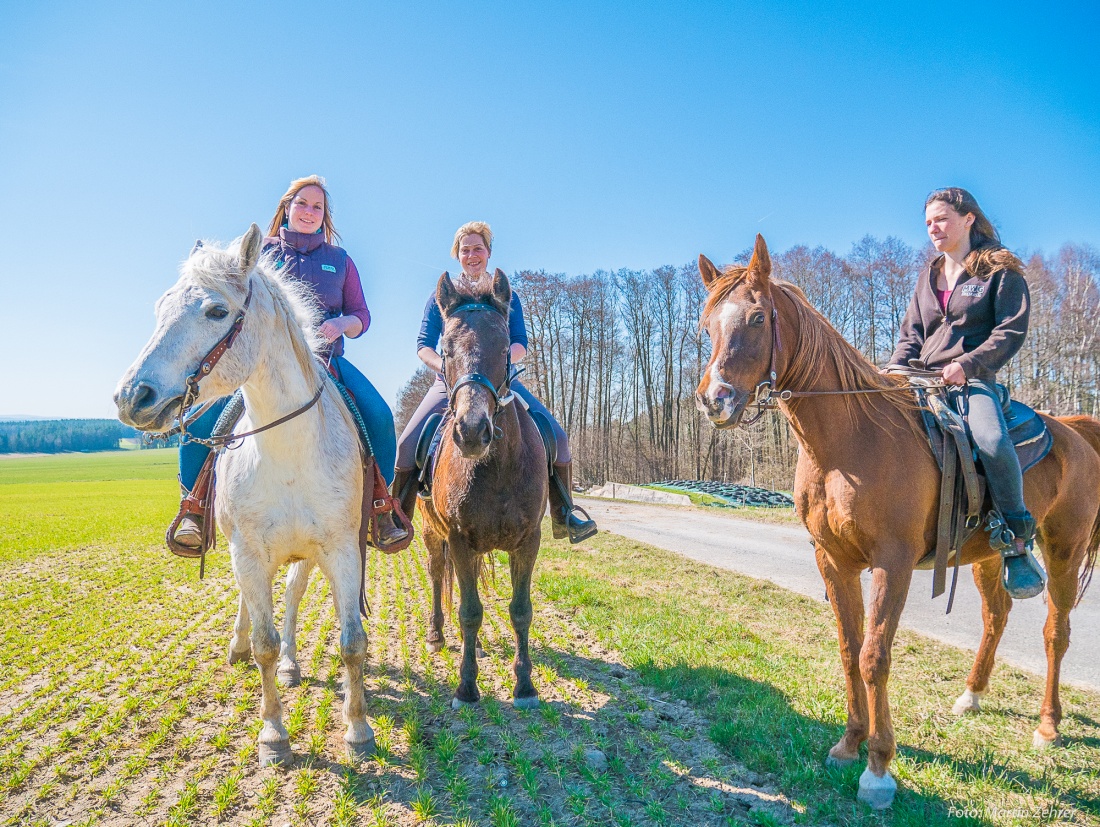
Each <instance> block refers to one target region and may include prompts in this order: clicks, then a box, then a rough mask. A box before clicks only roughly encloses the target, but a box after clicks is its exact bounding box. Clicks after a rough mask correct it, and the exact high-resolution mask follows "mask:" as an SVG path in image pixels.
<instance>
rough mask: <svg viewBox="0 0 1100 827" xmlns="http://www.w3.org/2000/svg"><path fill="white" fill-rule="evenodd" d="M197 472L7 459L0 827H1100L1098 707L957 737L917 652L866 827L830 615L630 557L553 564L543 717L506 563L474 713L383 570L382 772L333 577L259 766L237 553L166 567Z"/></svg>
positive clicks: (603, 540) (376, 637)
mask: <svg viewBox="0 0 1100 827" xmlns="http://www.w3.org/2000/svg"><path fill="white" fill-rule="evenodd" d="M174 461H175V460H174V455H173V454H172V453H170V452H163V451H144V452H128V453H119V454H100V455H90V456H80V455H69V456H61V457H35V458H27V459H6V460H2V461H0V571H2V573H3V575H4V576H3V577H2V578H0V606H2V607H3V609H4V616H5V619H6V621H7V622H6V623H5V624H4V626H3V629H2V630H0V637H2V640H0V666H2V667H3V669H2V670H0V824H11V825H15V824H20V825H22V824H31V825H38V824H40V825H54V824H59V823H72V824H74V825H75V824H109V825H114V824H167V825H182V824H196V825H198V824H213V823H225V824H257V825H258V824H278V825H283V824H295V825H297V824H301V825H307V824H340V825H343V824H365V825H414V824H436V825H459V824H462V825H474V824H478V825H480V824H487V825H493V827H505V825H528V824H531V825H550V824H558V825H589V824H600V825H604V824H606V825H632V824H633V825H641V824H658V825H663V824H668V825H710V824H715V825H718V824H756V825H775V824H786V823H799V824H835V825H848V824H867V825H870V824H888V825H913V826H914V827H915V826H916V825H920V827H928V825H938V824H949V823H951V824H954V823H957V824H997V825H1014V824H1021V825H1022V824H1035V823H1051V824H1062V823H1070V824H1100V816H1098V812H1100V774H1098V773H1100V769H1098V768H1100V720H1098V718H1100V695H1097V694H1096V693H1088V692H1084V691H1082V690H1077V689H1073V688H1066V689H1064V691H1063V704H1064V710H1065V721H1064V725H1063V733H1064V735H1065V737H1066V745H1065V746H1064V747H1062V748H1060V749H1055V750H1052V751H1049V752H1046V753H1041V754H1040V753H1035V752H1032V751H1031V750H1030V747H1029V744H1030V740H1031V736H1030V733H1031V730H1032V729H1033V728H1034V726H1035V724H1036V721H1037V712H1038V707H1039V703H1040V700H1041V697H1042V684H1041V681H1040V679H1038V678H1037V677H1035V676H1032V675H1029V674H1027V673H1025V672H1022V671H1018V670H1014V669H1011V668H1009V667H1003V666H1001V667H998V669H997V671H996V672H995V674H994V679H993V686H992V688H991V692H990V694H989V695H988V696H987V698H986V701H985V703H984V706H985V708H986V711H984V712H983V713H982V714H981V715H980V716H977V717H970V718H965V719H961V720H959V719H956V718H954V717H953V716H951V714H950V712H949V709H950V706H951V703H952V701H953V700H954V698H955V697H956V696H957V695H958V693H959V692H960V691H961V689H962V687H963V680H964V678H965V675H966V672H967V670H968V668H969V665H970V656H969V655H968V654H966V653H963V652H960V651H959V650H956V649H953V648H951V647H948V646H945V645H942V644H938V643H935V642H932V641H928V640H926V639H923V638H921V637H919V636H918V635H916V634H913V633H908V632H904V631H903V632H902V633H900V635H899V641H898V644H897V645H896V647H895V652H894V670H893V676H892V680H891V697H892V700H893V704H894V710H895V720H894V724H895V728H896V730H897V736H898V760H897V762H896V764H895V772H896V774H897V776H898V780H899V790H898V796H897V800H896V803H895V805H894V807H893V809H892V811H889V812H887V813H872V812H870V811H869V810H868V809H867V808H865V807H863V806H862V805H858V804H857V803H856V801H855V792H856V782H857V779H858V776H859V773H860V771H861V770H862V767H861V766H860V767H854V768H850V769H845V770H827V769H826V768H825V767H824V758H825V754H826V752H827V750H828V748H829V746H831V745H832V744H833V743H834V742H835V741H836V739H837V738H838V737H839V734H840V731H841V729H842V726H843V717H844V695H843V684H842V681H841V676H840V669H839V658H838V655H837V651H836V633H835V626H834V624H833V621H832V615H831V612H830V611H829V609H828V607H827V606H824V605H822V604H820V603H817V602H814V601H812V600H809V599H806V598H802V597H799V596H795V595H792V594H790V593H788V592H785V591H783V590H782V589H779V588H777V587H775V586H772V585H770V584H768V583H765V582H761V581H755V580H751V579H749V578H746V577H742V576H739V575H736V574H734V573H731V572H724V571H718V570H715V569H711V568H708V567H705V566H702V565H698V564H695V563H692V562H690V561H687V560H684V559H683V558H680V557H677V556H675V555H672V554H668V553H665V552H663V551H660V550H657V549H653V548H650V547H647V546H644V545H641V544H638V543H635V542H632V541H629V540H624V539H622V538H618V537H615V536H612V535H598V536H597V537H596V538H594V539H593V540H592V541H589V542H587V543H584V544H582V545H581V546H577V547H574V548H572V549H570V548H568V547H567V546H566V545H564V544H562V543H557V542H552V541H548V542H547V543H546V544H545V545H544V548H543V551H542V554H541V555H540V558H539V565H538V568H537V569H536V575H537V578H536V591H535V595H534V597H535V601H536V617H535V622H534V625H533V627H532V655H533V659H534V661H535V664H536V671H535V682H536V685H537V687H538V688H539V691H540V694H541V696H542V698H543V701H544V704H543V707H542V708H541V709H540V710H537V711H534V712H517V711H514V710H513V709H512V708H511V706H510V704H508V703H507V701H508V698H509V689H510V686H511V678H510V676H509V674H508V672H509V664H510V660H511V645H510V639H511V632H510V628H509V625H508V619H507V605H506V603H507V598H508V596H509V591H510V590H509V585H508V582H507V566H506V565H499V566H497V570H498V572H500V575H499V578H498V581H497V583H496V586H495V588H494V589H493V590H491V593H490V594H489V595H488V596H487V597H486V600H485V603H486V627H485V630H484V633H483V642H484V644H485V648H486V650H487V655H486V657H485V659H483V660H482V661H481V689H482V693H483V695H484V698H485V700H484V701H483V703H482V704H481V706H480V707H479V708H477V709H473V710H464V711H463V712H461V713H454V712H451V711H450V709H449V706H448V701H449V699H450V696H451V693H452V692H453V687H454V685H455V674H456V668H457V650H456V649H455V646H454V643H455V639H456V633H455V629H454V627H453V625H450V624H449V625H448V628H447V634H448V644H449V646H448V648H447V649H445V650H444V652H443V653H441V654H440V655H437V656H431V655H428V654H427V652H426V651H425V650H424V647H423V630H424V628H425V625H426V616H427V594H428V592H427V575H426V567H425V558H424V552H423V548H422V547H421V546H420V544H419V543H415V544H414V545H413V547H412V548H411V549H410V550H409V551H407V552H405V553H403V554H400V555H395V556H383V555H378V554H373V555H372V556H371V557H370V558H369V561H368V576H369V583H370V589H369V596H370V603H371V609H372V612H371V616H370V618H369V619H368V620H367V625H368V634H369V635H370V641H371V651H370V660H369V667H368V677H367V697H368V707H369V714H370V716H371V720H372V723H373V725H374V728H375V731H376V734H377V739H378V746H379V749H378V753H377V754H376V755H375V756H374V758H372V759H371V760H369V761H365V762H362V763H359V764H351V763H349V762H348V761H347V759H346V757H345V754H344V750H343V744H342V740H341V736H342V734H343V729H344V727H343V724H342V721H341V720H340V713H339V709H340V699H341V695H342V693H341V690H340V684H339V679H340V671H341V666H340V661H339V656H338V651H337V640H338V636H339V630H338V629H337V628H336V625H335V619H334V615H333V611H332V606H331V601H330V600H329V598H328V590H327V586H326V584H325V583H324V581H323V580H322V579H320V578H315V579H314V582H313V583H312V585H311V587H310V590H309V592H308V593H307V596H306V599H305V601H304V602H303V608H302V614H301V627H302V632H301V635H300V646H301V652H300V662H301V663H302V667H303V676H304V679H303V683H302V685H301V686H300V687H296V688H293V689H286V690H283V692H282V699H283V703H284V714H285V717H286V722H287V726H288V728H289V729H290V731H291V737H292V743H293V746H294V750H295V756H296V757H295V761H294V763H293V764H292V766H291V767H289V768H287V769H282V770H276V769H265V770H259V769H258V768H257V765H256V747H255V736H256V733H257V731H258V717H257V711H256V710H257V705H258V699H259V686H258V674H257V672H256V670H255V669H254V668H253V667H251V666H248V665H243V664H238V665H237V666H233V667H230V666H228V665H227V663H226V658H225V654H226V648H227V644H228V638H229V632H230V628H231V624H232V618H233V613H234V610H235V604H236V590H235V588H234V585H233V582H232V576H231V574H230V572H229V569H228V561H227V559H226V555H225V553H224V548H223V549H222V551H221V552H216V553H214V554H213V556H212V559H211V561H210V565H209V566H208V575H207V578H206V579H205V580H203V581H201V582H199V581H198V580H197V567H196V566H195V565H194V564H192V563H191V562H190V561H184V560H180V559H177V558H174V557H172V556H170V555H169V554H167V552H166V551H164V550H163V546H162V545H161V537H162V532H163V526H164V525H165V524H166V523H167V521H168V519H169V517H170V516H171V513H172V512H173V510H174V507H175V503H176V495H177V490H176V483H175V480H174V474H175V471H174ZM737 513H738V516H741V514H740V510H739V511H738V512H737ZM547 534H548V532H547ZM595 751H599V753H600V754H601V755H602V757H603V758H604V759H606V765H604V761H602V760H601V755H596V754H595ZM959 813H961V815H959Z"/></svg>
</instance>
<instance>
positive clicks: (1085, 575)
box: [1058, 416, 1100, 605]
mask: <svg viewBox="0 0 1100 827" xmlns="http://www.w3.org/2000/svg"><path fill="white" fill-rule="evenodd" d="M1058 420H1059V421H1060V422H1062V423H1063V424H1064V425H1068V426H1069V427H1071V428H1073V430H1075V431H1076V432H1077V433H1078V434H1080V435H1081V436H1083V437H1084V438H1085V441H1086V442H1088V444H1089V445H1091V446H1092V450H1094V451H1095V452H1096V454H1097V456H1100V420H1098V419H1094V418H1093V417H1091V416H1060V417H1058ZM1096 493H1100V492H1096ZM1098 555H1100V508H1097V511H1096V518H1095V519H1094V520H1093V524H1092V536H1091V537H1090V538H1089V547H1088V551H1087V552H1086V554H1085V562H1084V564H1083V565H1082V566H1081V571H1080V573H1079V574H1078V576H1077V601H1076V603H1075V604H1074V605H1076V604H1077V603H1080V602H1081V598H1082V597H1084V596H1085V590H1086V589H1087V588H1088V587H1089V583H1090V582H1092V573H1093V571H1095V569H1096V560H1097V556H1098Z"/></svg>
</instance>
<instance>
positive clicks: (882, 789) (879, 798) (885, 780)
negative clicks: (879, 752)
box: [858, 769, 898, 810]
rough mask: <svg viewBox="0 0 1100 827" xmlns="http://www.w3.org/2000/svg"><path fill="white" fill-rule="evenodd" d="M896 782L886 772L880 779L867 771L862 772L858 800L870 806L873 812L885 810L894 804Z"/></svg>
mask: <svg viewBox="0 0 1100 827" xmlns="http://www.w3.org/2000/svg"><path fill="white" fill-rule="evenodd" d="M897 789H898V782H897V781H895V780H894V777H893V776H892V775H890V771H889V770H887V771H886V772H884V773H883V774H882V777H881V778H880V777H879V776H877V775H875V774H874V773H873V772H871V771H870V770H869V769H866V770H864V771H863V775H861V776H860V777H859V796H858V798H859V800H860V801H862V802H863V803H864V804H868V805H870V807H871V809H873V810H885V809H886V808H887V807H889V806H890V805H891V804H893V803H894V793H895V792H897Z"/></svg>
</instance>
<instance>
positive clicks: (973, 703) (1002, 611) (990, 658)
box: [951, 557, 1012, 715]
mask: <svg viewBox="0 0 1100 827" xmlns="http://www.w3.org/2000/svg"><path fill="white" fill-rule="evenodd" d="M974 584H975V585H976V586H977V587H978V594H980V595H981V596H982V630H983V631H982V642H981V643H980V644H979V645H978V654H977V656H975V658H974V666H973V667H972V668H971V670H970V676H969V677H968V678H967V679H966V691H964V692H963V693H962V694H961V695H960V696H959V699H958V700H957V701H955V705H954V706H953V707H951V711H952V712H954V713H955V714H956V715H965V714H966V713H968V712H980V711H981V701H982V696H983V695H984V694H985V691H986V689H988V688H989V675H990V673H992V672H993V663H994V659H995V657H996V655H997V644H999V643H1000V642H1001V635H1002V633H1003V632H1004V630H1005V624H1006V623H1007V622H1008V613H1009V611H1011V609H1012V598H1011V597H1009V596H1008V592H1006V591H1005V590H1004V586H1002V585H1001V558H1000V557H990V558H987V559H985V560H979V561H978V562H977V563H975V564H974Z"/></svg>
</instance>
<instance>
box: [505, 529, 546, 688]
mask: <svg viewBox="0 0 1100 827" xmlns="http://www.w3.org/2000/svg"><path fill="white" fill-rule="evenodd" d="M539 542H540V537H539V533H538V532H535V535H534V537H533V538H532V539H530V540H528V541H527V542H526V543H524V544H523V545H522V546H520V547H519V548H518V549H517V550H515V551H513V552H512V553H511V554H509V555H508V568H509V569H510V570H511V574H512V602H511V603H510V604H509V606H508V612H509V614H510V615H511V617H512V629H514V630H515V633H516V656H515V659H514V660H513V661H512V673H513V674H514V675H515V676H516V688H515V691H514V692H513V693H512V706H514V707H515V708H516V709H536V708H537V707H538V705H539V695H538V692H537V691H535V685H534V684H533V683H531V654H530V652H529V651H528V645H527V644H528V635H529V633H530V631H531V618H532V615H533V614H534V612H533V610H532V608H531V574H532V573H533V572H534V570H535V558H536V557H537V556H538V553H539Z"/></svg>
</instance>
